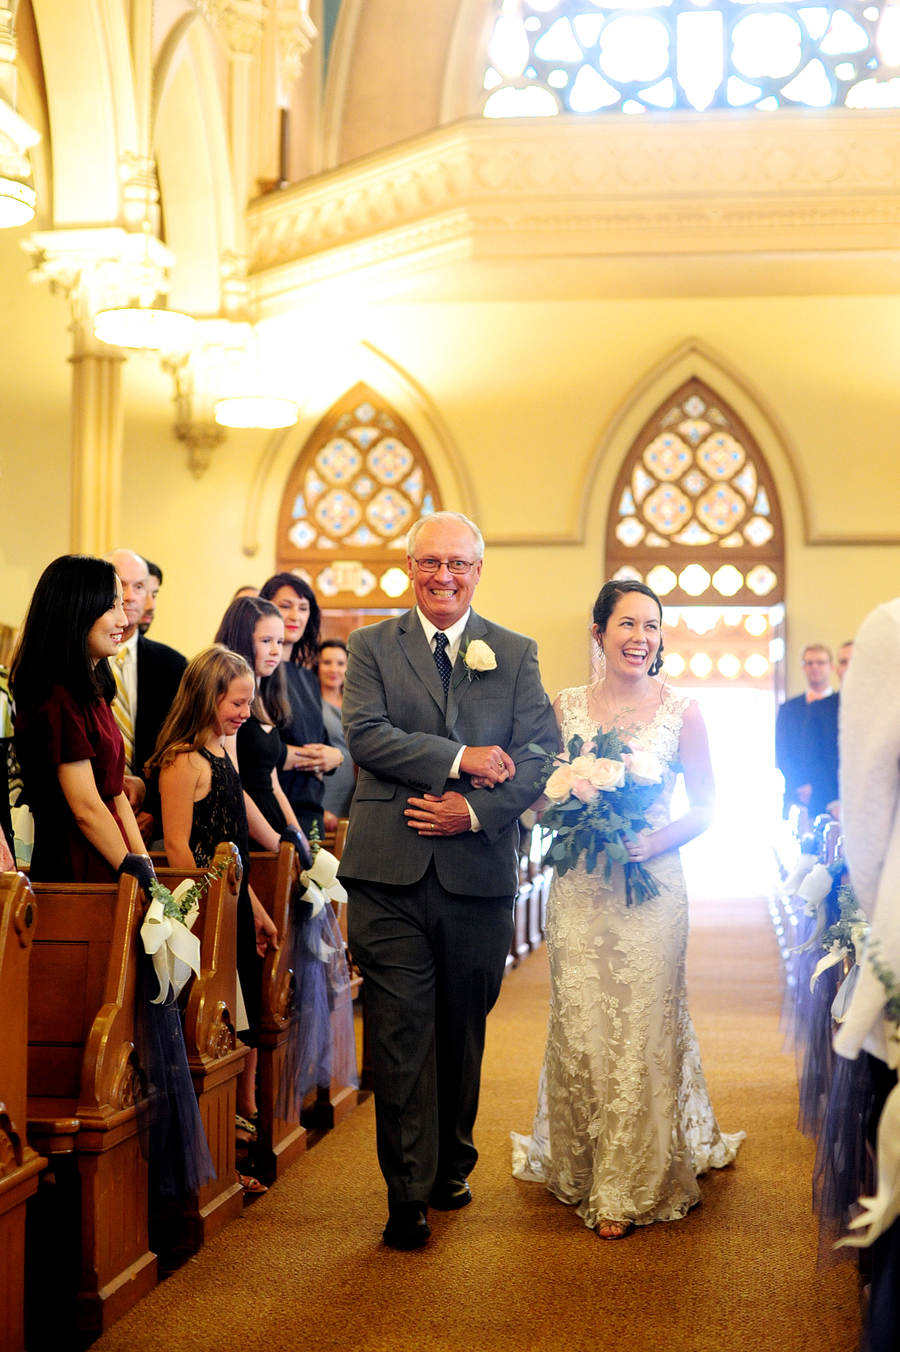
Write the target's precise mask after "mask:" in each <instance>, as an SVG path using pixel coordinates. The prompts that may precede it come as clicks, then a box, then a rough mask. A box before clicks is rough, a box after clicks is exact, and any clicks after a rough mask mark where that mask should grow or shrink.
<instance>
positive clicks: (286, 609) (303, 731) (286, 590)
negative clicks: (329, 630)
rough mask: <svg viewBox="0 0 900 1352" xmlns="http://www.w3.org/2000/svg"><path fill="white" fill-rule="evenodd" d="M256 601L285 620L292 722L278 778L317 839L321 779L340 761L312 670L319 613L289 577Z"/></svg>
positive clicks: (304, 588)
mask: <svg viewBox="0 0 900 1352" xmlns="http://www.w3.org/2000/svg"><path fill="white" fill-rule="evenodd" d="M260 597H262V598H263V599H264V600H266V601H272V602H273V603H274V604H275V605H276V606H277V607H278V609H279V610H280V611H281V614H282V616H283V618H284V648H283V652H282V662H283V664H284V673H285V676H286V678H287V691H288V698H289V700H290V706H291V721H290V723H289V724H288V725H287V726H286V727H283V728H281V729H280V732H281V740H282V741H283V742H286V743H287V744H288V747H289V752H288V756H287V758H286V760H285V762H284V764H283V766H282V767H281V770H280V772H279V776H278V777H279V780H280V781H281V787H282V788H283V789H284V792H285V794H286V795H287V798H288V801H289V802H290V804H291V807H292V808H293V809H294V812H295V814H296V816H297V820H298V822H299V823H300V826H301V828H302V829H303V830H304V831H305V832H306V833H307V835H309V833H310V830H311V829H312V825H313V822H315V823H316V826H317V829H318V831H319V834H320V836H321V835H323V834H324V830H325V821H324V816H323V810H322V795H323V787H322V776H323V775H326V774H331V772H332V771H333V770H336V769H337V767H338V766H339V765H340V764H341V761H342V760H343V758H344V757H343V752H341V751H340V750H339V749H338V748H337V747H333V746H331V745H330V743H329V741H328V734H327V733H326V731H325V721H324V717H323V714H322V697H321V695H320V693H319V682H318V679H317V677H316V674H315V671H314V670H313V669H312V668H313V666H314V665H315V660H316V657H317V656H318V649H319V622H320V618H321V612H320V610H319V605H318V602H317V601H316V598H315V596H314V595H313V592H312V588H311V587H310V586H309V585H308V584H307V583H306V582H304V581H303V579H302V578H300V577H295V575H294V574H293V573H276V574H275V576H274V577H270V578H269V580H268V582H266V583H265V584H264V586H263V587H262V589H261V590H260Z"/></svg>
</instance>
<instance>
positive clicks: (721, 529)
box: [697, 484, 747, 535]
mask: <svg viewBox="0 0 900 1352" xmlns="http://www.w3.org/2000/svg"><path fill="white" fill-rule="evenodd" d="M746 511H747V504H746V503H745V502H744V500H743V498H741V497H739V496H738V494H737V493H735V491H734V489H733V488H732V487H731V486H730V485H729V484H717V485H716V486H715V487H714V488H711V489H710V490H709V492H707V493H704V495H703V497H702V498H700V500H699V501H698V503H697V517H698V519H699V520H700V521H702V522H703V524H704V525H705V526H708V527H709V529H710V530H714V531H715V532H716V534H717V535H727V533H728V532H729V531H730V530H733V529H734V527H735V526H736V525H738V523H739V522H740V521H741V520H742V519H743V517H744V515H745V513H746Z"/></svg>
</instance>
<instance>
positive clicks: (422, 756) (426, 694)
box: [340, 610, 558, 897]
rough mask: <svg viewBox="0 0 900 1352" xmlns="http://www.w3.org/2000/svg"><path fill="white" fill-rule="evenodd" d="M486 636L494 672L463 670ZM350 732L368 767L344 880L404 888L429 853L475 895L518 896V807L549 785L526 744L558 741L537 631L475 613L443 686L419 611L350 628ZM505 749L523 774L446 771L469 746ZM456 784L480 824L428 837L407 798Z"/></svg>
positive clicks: (451, 883)
mask: <svg viewBox="0 0 900 1352" xmlns="http://www.w3.org/2000/svg"><path fill="white" fill-rule="evenodd" d="M476 638H478V639H483V640H484V642H485V643H487V644H488V645H489V646H490V647H491V648H492V649H493V651H494V653H495V655H496V658H497V668H496V670H495V671H489V672H483V673H482V674H481V675H480V676H478V677H477V678H474V679H473V680H471V681H470V680H468V679H467V678H466V675H465V673H466V667H465V665H464V663H463V652H464V650H465V648H466V646H467V644H468V643H469V642H470V641H471V640H472V639H476ZM343 717H344V731H345V733H346V736H347V746H348V748H349V750H350V755H351V756H352V757H353V759H354V761H355V762H356V764H357V765H358V766H359V767H360V770H359V781H358V783H357V786H356V793H355V795H354V798H353V804H352V807H351V809H350V827H349V831H348V834H347V842H346V845H345V846H344V853H343V856H342V858H341V868H340V873H341V876H342V877H344V878H359V879H362V880H366V881H369V882H379V883H389V884H390V883H393V884H396V885H401V886H402V885H403V884H408V883H414V882H418V880H419V879H420V878H422V877H423V876H424V874H425V873H426V871H427V869H428V866H429V864H430V863H431V860H432V858H433V859H434V863H435V868H436V870H437V875H438V878H439V879H440V882H441V884H442V885H443V886H444V887H445V888H446V889H447V890H448V891H449V892H458V893H462V894H463V895H467V896H486V897H494V896H510V897H511V896H513V895H514V893H515V891H516V888H517V886H518V852H517V846H518V828H517V821H518V818H519V816H520V814H521V813H522V812H523V811H524V810H525V808H527V807H528V806H529V805H530V804H531V803H533V802H534V800H535V798H537V797H538V795H539V792H540V790H539V789H538V788H536V787H535V781H536V780H537V779H538V770H539V766H540V759H539V758H538V756H537V755H536V754H535V753H534V752H533V751H529V750H528V744H529V742H536V743H538V744H539V745H540V746H543V747H546V749H547V751H548V752H555V751H556V749H557V745H558V742H557V729H556V719H555V718H554V716H553V710H552V708H551V706H550V701H549V700H548V699H547V695H546V693H545V691H544V687H543V686H542V685H541V675H540V670H539V668H538V661H537V645H536V644H535V642H534V640H533V639H530V638H525V637H524V635H522V634H516V633H513V632H512V630H510V629H502V628H501V627H500V626H499V625H497V624H491V623H490V622H489V621H487V620H483V619H482V618H481V616H480V615H476V614H475V612H474V611H472V612H471V614H470V615H469V622H468V624H467V625H466V631H465V634H464V635H463V640H462V643H461V644H460V652H459V656H458V657H457V659H456V663H455V665H454V668H453V674H452V676H451V678H450V693H449V695H448V697H447V700H446V708H445V700H444V689H443V686H442V685H441V680H440V676H439V675H438V670H437V667H436V666H435V662H434V656H433V654H432V652H431V648H430V647H429V644H428V640H427V639H426V637H425V632H424V630H423V629H422V625H421V623H420V622H419V618H418V615H417V614H416V612H415V610H411V611H408V612H407V614H405V615H401V616H398V617H397V618H395V619H391V620H385V621H384V622H383V623H382V624H374V625H370V626H367V627H366V628H364V629H357V630H356V631H355V633H353V634H351V635H350V642H349V661H348V664H347V678H346V681H345V684H344V704H343ZM495 743H496V744H497V745H498V746H501V747H503V749H504V750H505V751H506V752H507V753H508V754H509V755H510V756H511V757H512V759H513V760H514V761H515V763H516V776H515V778H514V779H512V780H509V781H507V782H506V783H505V784H498V785H497V786H496V787H495V788H493V789H475V788H473V786H472V783H471V780H470V779H469V776H468V775H465V774H464V775H462V776H461V777H460V778H459V779H458V780H456V779H448V778H447V776H448V773H449V771H450V769H451V767H452V765H453V762H454V760H455V759H456V756H457V755H458V753H459V748H460V744H465V745H466V746H491V745H494V744H495ZM451 789H454V790H456V791H457V792H459V793H461V794H463V795H464V796H465V797H466V798H467V799H468V801H469V802H470V803H471V805H472V808H473V810H474V812H475V814H476V816H477V817H478V820H479V822H480V823H481V826H482V828H483V829H482V830H481V831H476V832H467V833H464V834H462V835H458V836H443V837H439V838H438V839H436V840H431V839H429V838H428V837H427V836H420V835H419V834H418V832H416V831H414V830H412V829H411V828H410V827H409V826H408V825H407V819H406V817H404V815H403V813H404V811H405V809H406V808H407V807H408V802H407V800H408V799H409V798H410V797H415V798H421V797H422V795H423V794H425V793H433V794H442V793H444V792H446V791H447V790H451Z"/></svg>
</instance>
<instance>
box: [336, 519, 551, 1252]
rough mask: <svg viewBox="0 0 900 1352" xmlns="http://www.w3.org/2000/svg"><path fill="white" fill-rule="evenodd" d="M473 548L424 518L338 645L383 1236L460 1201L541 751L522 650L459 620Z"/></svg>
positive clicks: (422, 1224) (535, 701)
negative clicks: (398, 567) (402, 562)
mask: <svg viewBox="0 0 900 1352" xmlns="http://www.w3.org/2000/svg"><path fill="white" fill-rule="evenodd" d="M483 552H484V542H483V540H482V538H481V533H480V531H479V530H478V528H477V526H475V525H474V524H473V523H472V522H471V521H469V520H468V519H467V518H466V517H464V516H462V515H460V514H459V513H456V512H438V513H436V514H434V515H433V516H429V517H425V518H423V520H421V521H419V522H417V523H416V525H415V526H414V527H413V529H412V530H411V531H410V534H409V540H408V542H407V566H408V569H409V575H410V577H411V579H412V583H413V589H414V592H415V597H416V605H415V608H414V609H413V610H411V611H409V612H408V613H407V614H405V615H401V616H399V617H397V618H395V619H391V620H385V621H384V622H383V623H382V624H377V625H372V626H370V627H367V628H364V629H357V630H356V632H355V633H353V634H351V636H350V643H349V661H348V665H347V676H346V682H345V685H344V704H343V718H344V728H345V731H346V735H347V745H348V748H349V750H350V754H351V756H352V757H353V760H354V761H355V762H356V764H357V765H358V766H359V767H360V769H359V782H358V784H357V788H356V793H355V796H354V800H353V805H352V807H351V810H350V827H349V832H348V836H347V843H346V845H345V847H344V853H343V856H342V859H341V869H340V876H341V878H342V879H343V881H344V884H345V886H346V888H347V890H348V892H349V896H350V900H349V910H348V921H349V942H350V949H351V952H352V954H353V958H354V961H355V962H357V963H358V964H359V967H360V969H361V971H362V973H363V976H364V978H365V982H366V991H367V996H368V1001H369V1012H370V1016H371V1034H372V1065H373V1072H374V1081H375V1111H376V1123H377V1140H378V1159H379V1163H380V1165H381V1170H382V1173H383V1174H384V1177H385V1180H386V1182H387V1187H388V1209H389V1218H388V1223H387V1226H386V1227H385V1230H384V1239H385V1242H386V1243H387V1244H389V1245H391V1246H392V1247H394V1248H399V1249H413V1248H418V1247H419V1246H421V1245H422V1244H424V1243H425V1242H426V1241H427V1239H428V1237H429V1234H430V1231H429V1228H428V1224H427V1221H426V1216H427V1212H428V1207H429V1205H431V1206H433V1207H437V1208H438V1209H440V1210H457V1209H458V1208H460V1207H463V1206H465V1205H467V1204H468V1203H469V1202H470V1201H471V1200H472V1194H471V1191H470V1189H469V1184H468V1182H467V1179H468V1176H469V1174H470V1172H471V1170H472V1169H473V1167H474V1165H475V1161H476V1160H477V1158H478V1152H477V1151H476V1149H475V1146H474V1144H473V1141H472V1129H473V1127H474V1123H475V1116H476V1112H477V1109H478V1091H479V1083H480V1077H481V1059H482V1053H483V1051H484V1034H485V1021H486V1019H487V1015H488V1013H489V1012H490V1010H491V1009H492V1008H493V1005H494V1003H495V1002H496V999H497V996H498V994H499V992H500V985H501V982H502V979H503V972H504V967H505V962H506V956H507V954H508V952H509V946H510V941H511V938H512V906H513V899H514V896H515V893H516V888H517V885H518V850H517V844H518V827H517V820H518V817H519V815H520V814H521V813H522V812H523V810H524V809H525V808H527V807H528V806H529V805H530V804H531V803H532V802H533V801H534V800H535V798H537V797H538V794H539V789H538V788H537V787H535V780H536V779H537V778H538V770H539V766H540V757H539V755H538V754H537V753H536V752H534V751H530V750H529V749H528V747H529V743H532V742H534V743H537V744H539V745H540V746H542V747H545V748H546V750H547V751H555V750H556V748H557V745H558V740H557V729H556V720H555V718H554V716H553V711H552V709H551V707H550V702H549V700H548V699H547V696H546V694H545V692H544V688H543V686H542V685H541V678H540V671H539V669H538V663H537V648H536V645H535V644H534V642H533V641H532V640H531V639H528V638H525V637H523V636H522V635H521V634H516V633H513V632H512V631H510V630H508V629H502V628H500V626H499V625H496V624H492V623H490V621H487V620H483V619H482V618H481V617H480V616H479V615H476V614H475V612H474V611H473V610H472V609H471V600H472V595H473V593H474V591H475V587H476V586H477V584H478V581H479V579H480V577H481V567H482V556H483Z"/></svg>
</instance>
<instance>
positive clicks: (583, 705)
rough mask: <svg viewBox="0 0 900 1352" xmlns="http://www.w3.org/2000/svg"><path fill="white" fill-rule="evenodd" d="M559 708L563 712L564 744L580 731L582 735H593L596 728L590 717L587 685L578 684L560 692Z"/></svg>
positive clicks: (562, 737) (587, 736)
mask: <svg viewBox="0 0 900 1352" xmlns="http://www.w3.org/2000/svg"><path fill="white" fill-rule="evenodd" d="M558 699H559V709H560V713H561V714H562V727H561V729H560V737H561V739H562V742H563V745H565V744H566V742H568V741H569V739H570V737H574V736H575V734H576V733H580V734H581V736H582V737H585V738H590V737H593V735H594V732H595V731H596V729H595V728H594V726H593V724H591V722H590V720H589V718H588V709H587V686H586V685H576V686H572V687H571V688H570V689H568V690H560V692H559V696H558Z"/></svg>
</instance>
